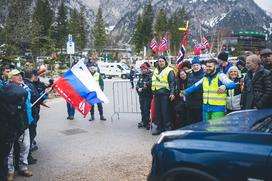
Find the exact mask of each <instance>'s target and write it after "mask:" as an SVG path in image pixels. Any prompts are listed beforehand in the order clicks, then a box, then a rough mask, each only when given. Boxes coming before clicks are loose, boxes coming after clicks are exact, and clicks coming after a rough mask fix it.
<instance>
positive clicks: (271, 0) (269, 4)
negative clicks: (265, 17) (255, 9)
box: [254, 0, 272, 13]
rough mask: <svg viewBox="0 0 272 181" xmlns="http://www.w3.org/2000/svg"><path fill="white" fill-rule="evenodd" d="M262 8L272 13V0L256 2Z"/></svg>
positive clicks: (257, 0) (256, 0) (258, 0)
mask: <svg viewBox="0 0 272 181" xmlns="http://www.w3.org/2000/svg"><path fill="white" fill-rule="evenodd" d="M254 1H255V2H256V3H257V4H258V5H259V6H260V7H261V8H263V9H264V10H266V11H269V12H270V13H272V0H254Z"/></svg>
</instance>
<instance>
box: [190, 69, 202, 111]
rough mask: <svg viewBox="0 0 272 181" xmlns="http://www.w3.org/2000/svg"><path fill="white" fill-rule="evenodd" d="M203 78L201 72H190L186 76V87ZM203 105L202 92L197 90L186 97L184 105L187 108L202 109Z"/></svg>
mask: <svg viewBox="0 0 272 181" xmlns="http://www.w3.org/2000/svg"><path fill="white" fill-rule="evenodd" d="M203 77H204V72H203V71H202V70H200V71H198V72H192V73H191V74H189V76H188V84H187V87H190V86H192V85H193V84H195V83H196V82H198V81H199V80H200V79H202V78H203ZM202 103H203V90H202V89H201V90H198V91H196V92H194V93H192V94H190V95H186V105H187V107H189V108H202Z"/></svg>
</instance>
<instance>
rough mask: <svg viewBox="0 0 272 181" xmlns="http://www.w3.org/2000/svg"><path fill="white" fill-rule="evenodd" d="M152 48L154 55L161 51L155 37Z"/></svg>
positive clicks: (151, 44) (151, 43)
mask: <svg viewBox="0 0 272 181" xmlns="http://www.w3.org/2000/svg"><path fill="white" fill-rule="evenodd" d="M150 48H151V49H152V50H153V52H154V53H157V52H158V50H159V46H158V43H157V40H156V37H155V36H154V37H153V39H152V40H151V42H150Z"/></svg>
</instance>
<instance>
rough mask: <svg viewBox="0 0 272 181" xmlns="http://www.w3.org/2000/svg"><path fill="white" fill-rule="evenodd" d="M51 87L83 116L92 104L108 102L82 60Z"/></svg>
mask: <svg viewBox="0 0 272 181" xmlns="http://www.w3.org/2000/svg"><path fill="white" fill-rule="evenodd" d="M52 87H53V88H54V90H55V91H56V92H58V93H59V94H60V95H61V96H62V97H63V98H64V99H65V100H66V101H67V102H69V103H70V104H71V105H72V106H73V107H74V108H75V109H76V110H78V111H79V112H80V113H81V114H83V115H84V117H85V116H86V115H87V114H88V113H89V111H90V110H91V108H92V106H93V105H94V104H97V103H108V102H109V101H108V99H107V97H106V96H105V94H104V93H103V92H102V90H101V89H100V87H99V85H98V84H97V82H96V81H95V80H94V78H93V76H92V74H91V73H90V72H89V70H88V68H87V67H86V65H85V64H84V63H83V62H82V61H79V62H78V63H77V64H75V65H74V66H73V67H72V68H71V69H70V70H68V71H67V72H66V73H65V74H64V75H63V77H61V78H59V79H58V80H57V81H56V82H55V83H54V85H53V86H52Z"/></svg>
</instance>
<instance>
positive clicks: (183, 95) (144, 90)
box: [136, 48, 272, 135]
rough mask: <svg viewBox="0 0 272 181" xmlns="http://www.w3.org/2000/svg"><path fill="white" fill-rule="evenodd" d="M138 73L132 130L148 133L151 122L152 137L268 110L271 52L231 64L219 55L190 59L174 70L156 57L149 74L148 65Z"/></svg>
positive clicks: (225, 55)
mask: <svg viewBox="0 0 272 181" xmlns="http://www.w3.org/2000/svg"><path fill="white" fill-rule="evenodd" d="M140 68H141V72H142V73H141V75H140V77H139V80H138V82H137V84H136V90H137V93H138V95H139V100H140V109H141V116H142V120H141V122H139V123H138V127H139V128H142V127H144V128H147V129H150V125H151V123H152V122H153V123H155V124H156V129H155V130H153V132H152V134H153V135H158V134H160V133H161V132H163V131H167V130H172V129H176V128H180V127H183V126H186V125H189V124H192V123H196V122H200V121H204V122H207V121H210V120H212V119H215V118H221V117H224V116H225V115H226V114H228V113H230V112H233V111H238V110H244V109H264V108H272V102H271V98H272V84H271V83H272V82H271V81H272V73H271V71H272V51H271V50H270V49H268V48H267V49H263V50H261V51H260V52H259V54H254V53H253V52H250V51H246V52H245V54H244V55H241V56H239V57H238V60H237V61H236V62H230V61H229V60H228V53H227V52H224V51H223V52H220V53H219V54H218V56H217V59H215V58H211V59H209V60H207V61H200V59H199V57H198V56H195V57H194V59H193V60H192V61H191V62H190V61H185V62H183V64H182V66H181V67H180V68H179V69H178V70H175V68H172V67H171V66H169V65H168V62H167V60H166V58H165V57H164V56H160V57H159V58H158V62H157V66H156V67H155V69H154V71H153V73H152V68H151V67H150V65H149V64H148V62H145V63H144V64H142V65H141V67H140ZM150 111H151V114H150ZM152 111H153V112H154V114H152ZM150 115H151V116H150Z"/></svg>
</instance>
